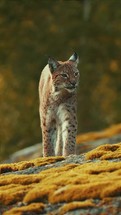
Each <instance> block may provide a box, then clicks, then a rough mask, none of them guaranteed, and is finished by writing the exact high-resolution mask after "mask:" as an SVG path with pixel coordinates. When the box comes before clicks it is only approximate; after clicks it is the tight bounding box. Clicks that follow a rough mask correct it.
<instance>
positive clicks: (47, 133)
mask: <svg viewBox="0 0 121 215" xmlns="http://www.w3.org/2000/svg"><path fill="white" fill-rule="evenodd" d="M41 127H42V142H43V156H44V157H48V156H54V155H55V152H54V144H53V138H52V137H53V127H51V126H50V125H49V126H47V124H46V122H45V121H43V123H42V126H41Z"/></svg>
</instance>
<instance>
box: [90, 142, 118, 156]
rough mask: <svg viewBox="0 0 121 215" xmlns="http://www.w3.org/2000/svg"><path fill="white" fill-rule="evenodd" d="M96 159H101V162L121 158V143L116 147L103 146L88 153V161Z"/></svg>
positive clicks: (115, 145)
mask: <svg viewBox="0 0 121 215" xmlns="http://www.w3.org/2000/svg"><path fill="white" fill-rule="evenodd" d="M95 158H100V159H101V160H108V159H114V158H121V143H118V144H114V145H110V144H105V145H101V146H99V147H97V148H96V149H94V150H92V151H90V152H88V153H86V159H87V160H89V159H90V160H92V159H95Z"/></svg>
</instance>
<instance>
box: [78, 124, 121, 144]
mask: <svg viewBox="0 0 121 215" xmlns="http://www.w3.org/2000/svg"><path fill="white" fill-rule="evenodd" d="M120 133H121V124H117V125H113V126H111V127H109V128H107V129H105V130H103V131H101V132H88V133H86V134H80V135H78V136H77V138H76V142H77V143H78V144H79V143H83V142H88V141H93V140H98V139H102V138H109V137H112V136H113V135H116V134H120Z"/></svg>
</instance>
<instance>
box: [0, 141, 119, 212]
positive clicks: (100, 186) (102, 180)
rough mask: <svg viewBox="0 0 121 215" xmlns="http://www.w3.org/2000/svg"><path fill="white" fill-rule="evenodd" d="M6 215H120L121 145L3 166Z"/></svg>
mask: <svg viewBox="0 0 121 215" xmlns="http://www.w3.org/2000/svg"><path fill="white" fill-rule="evenodd" d="M0 172H1V175H0V213H1V214H3V215H23V214H24V215H29V214H30V215H37V214H45V215H46V214H49V215H58V214H59V215H73V214H74V215H80V214H81V215H89V214H92V215H98V214H100V215H102V214H105V215H109V214H111V215H112V214H115V215H116V214H117V215H119V214H121V207H120V205H121V143H118V144H113V145H110V144H106V145H102V146H99V147H97V148H96V149H94V150H92V151H90V152H88V153H86V154H82V155H72V156H68V157H66V158H65V157H47V158H37V159H34V160H31V161H23V162H19V163H12V164H1V165H0Z"/></svg>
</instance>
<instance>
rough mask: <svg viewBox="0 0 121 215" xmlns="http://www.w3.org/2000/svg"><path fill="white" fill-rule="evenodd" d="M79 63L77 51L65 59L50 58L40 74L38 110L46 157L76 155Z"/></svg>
mask: <svg viewBox="0 0 121 215" xmlns="http://www.w3.org/2000/svg"><path fill="white" fill-rule="evenodd" d="M78 63H79V57H78V55H77V54H76V53H74V54H73V55H72V56H71V57H70V58H69V60H67V61H65V62H61V61H57V60H55V59H53V58H49V60H48V64H47V66H46V67H45V68H44V69H43V71H42V73H41V77H40V82H39V100H40V106H39V113H40V120H41V129H42V142H43V156H55V155H63V156H68V155H70V154H75V142H76V133H77V117H76V109H77V102H76V89H77V86H78V83H79V71H78V69H77V65H78Z"/></svg>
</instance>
